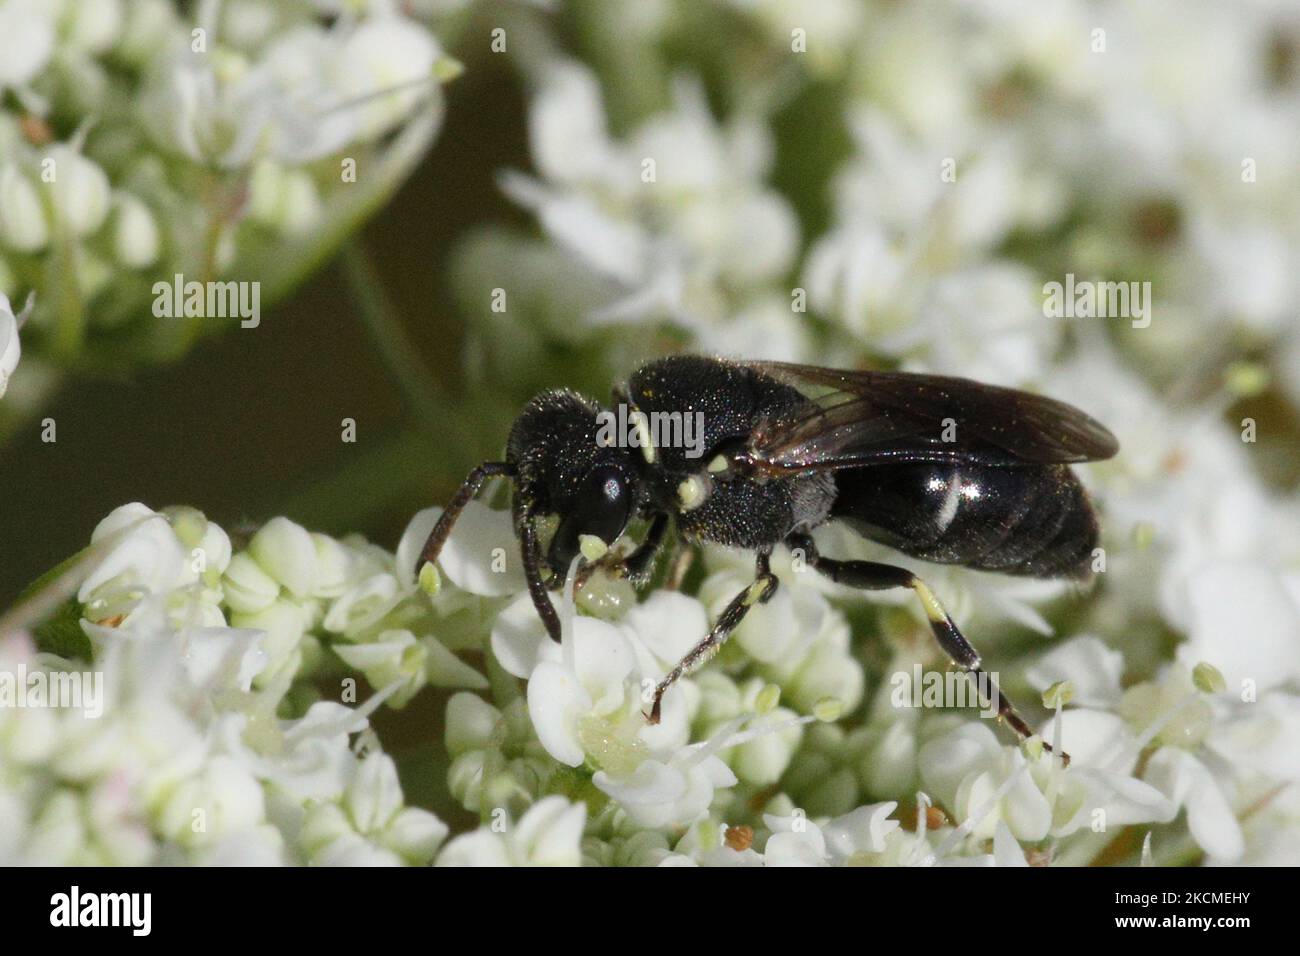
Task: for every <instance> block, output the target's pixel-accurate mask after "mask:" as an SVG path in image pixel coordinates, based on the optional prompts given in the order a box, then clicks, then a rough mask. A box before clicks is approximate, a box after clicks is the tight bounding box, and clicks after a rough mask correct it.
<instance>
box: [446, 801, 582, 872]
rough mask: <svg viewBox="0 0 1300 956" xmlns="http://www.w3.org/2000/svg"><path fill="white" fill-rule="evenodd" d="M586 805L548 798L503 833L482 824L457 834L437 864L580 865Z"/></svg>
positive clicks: (508, 825) (534, 806) (533, 806)
mask: <svg viewBox="0 0 1300 956" xmlns="http://www.w3.org/2000/svg"><path fill="white" fill-rule="evenodd" d="M586 819H587V805H586V804H584V803H572V804H571V803H569V801H568V800H566V799H564V798H563V797H546V798H544V799H542V800H539V801H538V802H537V803H535V804H533V805H532V806H531V807H529V809H528V812H527V813H525V814H524V815H523V817H522V819H520V820H519V822H518V823H507V824H506V826H505V830H504V832H498V831H497V830H496V829H495V828H492V827H483V828H480V829H478V830H475V831H474V832H472V833H466V834H463V835H461V836H458V837H456V838H455V839H453V840H452V841H451V842H450V843H448V844H447V846H446V847H445V848H444V849H443V851H442V853H440V854H439V855H438V860H437V865H438V866H578V865H580V864H581V862H582V850H581V846H580V844H581V841H582V829H583V825H584V824H585V822H586Z"/></svg>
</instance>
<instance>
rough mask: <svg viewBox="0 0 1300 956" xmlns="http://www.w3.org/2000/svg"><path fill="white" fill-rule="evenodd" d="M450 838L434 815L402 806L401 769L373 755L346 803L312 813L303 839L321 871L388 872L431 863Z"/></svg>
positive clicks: (383, 756)
mask: <svg viewBox="0 0 1300 956" xmlns="http://www.w3.org/2000/svg"><path fill="white" fill-rule="evenodd" d="M446 836H447V826H446V824H444V823H443V822H442V821H441V820H439V819H438V818H437V817H436V816H434V815H433V814H432V813H429V812H428V811H427V810H421V809H418V808H416V807H403V806H402V789H401V785H400V784H399V783H398V780H397V768H396V767H395V766H394V764H393V761H392V760H391V759H390V758H389V757H388V756H387V755H386V754H382V753H373V754H370V755H369V756H367V757H366V758H364V759H363V760H361V761H360V762H359V763H358V764H357V765H356V769H355V771H354V773H353V776H352V779H351V781H350V782H349V783H348V787H347V790H346V792H345V793H344V796H343V800H342V802H341V803H339V804H333V803H324V804H319V805H317V806H315V807H313V808H311V809H310V810H308V811H307V814H306V817H305V818H304V820H303V825H302V835H301V839H302V843H303V846H304V848H305V849H306V851H307V853H308V854H309V857H310V859H311V862H312V863H314V864H317V865H320V866H385V865H397V864H400V863H403V862H406V863H411V864H424V863H427V862H429V861H430V860H431V859H432V858H433V855H434V854H435V853H436V852H437V851H438V847H439V846H441V845H442V841H443V840H444V839H445V838H446Z"/></svg>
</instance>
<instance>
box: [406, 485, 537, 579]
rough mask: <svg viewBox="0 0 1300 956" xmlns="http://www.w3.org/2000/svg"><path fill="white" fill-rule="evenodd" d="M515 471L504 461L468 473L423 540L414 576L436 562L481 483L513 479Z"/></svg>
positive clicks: (417, 575)
mask: <svg viewBox="0 0 1300 956" xmlns="http://www.w3.org/2000/svg"><path fill="white" fill-rule="evenodd" d="M514 473H515V470H514V468H513V467H512V466H511V465H510V464H509V463H508V462H504V461H485V462H483V464H481V465H479V466H478V467H477V468H475V469H474V470H473V471H471V472H470V473H469V477H467V478H466V479H465V481H464V482H463V483H462V484H461V486H460V490H459V491H457V492H456V494H455V495H454V496H453V497H452V499H451V501H449V502H447V507H446V509H445V510H444V511H443V513H442V514H441V515H440V516H439V517H438V523H437V524H435V525H434V526H433V530H432V531H430V532H429V537H428V538H427V539H425V542H424V549H423V550H422V551H421V552H420V558H419V560H418V561H416V562H415V576H416V577H417V578H418V577H419V576H420V570H421V569H422V568H423V567H424V566H425V565H426V564H430V563H432V562H434V561H437V560H438V555H439V553H441V551H442V546H443V545H444V544H446V543H447V536H448V535H449V534H451V526H452V525H454V524H455V523H456V519H457V518H459V517H460V513H461V512H462V511H464V510H465V506H466V505H467V504H469V501H470V499H471V498H473V497H474V496H475V495H476V494H478V492H479V489H480V488H482V487H483V482H485V481H487V480H488V479H489V478H494V477H496V476H497V475H506V476H509V477H514Z"/></svg>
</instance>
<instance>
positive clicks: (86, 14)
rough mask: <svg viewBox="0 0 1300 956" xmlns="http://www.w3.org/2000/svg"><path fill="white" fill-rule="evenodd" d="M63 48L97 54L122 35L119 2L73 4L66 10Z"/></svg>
mask: <svg viewBox="0 0 1300 956" xmlns="http://www.w3.org/2000/svg"><path fill="white" fill-rule="evenodd" d="M65 10H66V11H67V12H66V13H65V14H64V17H63V22H62V26H63V29H64V37H63V45H64V47H65V48H66V49H68V50H76V51H83V52H86V53H92V54H99V53H103V52H105V51H106V50H108V49H109V48H110V47H111V46H112V45H113V44H114V43H116V42H117V38H118V37H119V36H121V33H122V21H123V19H124V18H123V15H122V0H95V2H94V3H72V4H68V6H67V7H66V8H65Z"/></svg>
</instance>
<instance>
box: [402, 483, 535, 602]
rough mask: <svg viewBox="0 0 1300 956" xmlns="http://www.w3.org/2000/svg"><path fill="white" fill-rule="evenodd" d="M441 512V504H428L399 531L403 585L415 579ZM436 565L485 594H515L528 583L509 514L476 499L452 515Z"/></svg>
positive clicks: (468, 587)
mask: <svg viewBox="0 0 1300 956" xmlns="http://www.w3.org/2000/svg"><path fill="white" fill-rule="evenodd" d="M441 515H442V509H441V508H426V509H424V510H423V511H421V512H419V513H417V514H416V515H415V517H414V518H412V519H411V521H410V523H409V524H408V525H407V526H406V530H405V531H404V532H403V533H402V540H401V542H399V544H398V545H397V551H396V554H395V557H394V561H395V568H396V571H395V573H396V574H397V577H398V580H400V581H401V582H402V583H403V584H404V585H405V586H407V587H411V586H413V585H414V583H415V571H416V568H415V564H416V559H417V558H418V557H419V555H420V549H421V548H423V547H424V542H425V540H426V539H427V538H428V537H429V532H430V531H432V530H433V526H434V525H435V524H437V522H438V518H439V517H440V516H441ZM438 565H439V567H440V568H442V571H443V573H444V574H446V576H447V578H448V580H450V581H451V583H452V584H454V585H456V587H458V588H460V589H461V590H462V591H468V592H470V593H471V594H477V595H481V596H483V597H503V596H505V595H508V594H517V593H519V592H520V591H522V590H523V589H524V588H525V587H526V586H527V582H526V580H525V578H524V571H523V566H522V564H521V562H520V560H519V543H518V541H517V540H516V539H515V533H514V527H513V525H512V523H511V519H510V513H509V512H507V511H494V510H493V509H491V508H489V507H487V506H486V505H484V504H482V503H481V502H478V501H471V502H469V503H468V504H467V505H466V506H465V510H464V511H462V512H461V513H460V517H459V518H457V519H456V524H455V525H454V526H453V527H452V530H451V535H450V536H449V537H448V538H447V541H446V543H445V544H444V545H443V548H442V553H441V554H439V556H438Z"/></svg>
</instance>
